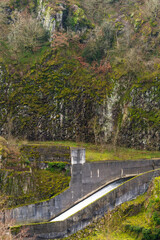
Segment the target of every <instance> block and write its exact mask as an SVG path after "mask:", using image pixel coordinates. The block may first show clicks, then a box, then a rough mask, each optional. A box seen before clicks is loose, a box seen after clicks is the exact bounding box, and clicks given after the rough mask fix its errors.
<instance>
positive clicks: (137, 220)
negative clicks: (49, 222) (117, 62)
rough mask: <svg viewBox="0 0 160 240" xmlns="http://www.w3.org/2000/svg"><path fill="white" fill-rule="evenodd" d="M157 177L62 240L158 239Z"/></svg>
mask: <svg viewBox="0 0 160 240" xmlns="http://www.w3.org/2000/svg"><path fill="white" fill-rule="evenodd" d="M159 203H160V177H157V178H155V179H154V180H153V181H152V183H151V185H150V188H149V190H148V192H147V193H145V194H144V195H142V196H139V197H138V198H137V199H135V200H132V201H130V202H126V203H123V204H122V205H121V206H119V207H117V208H116V209H114V210H113V211H111V212H109V213H108V214H106V215H105V216H104V217H103V218H101V219H98V220H95V221H94V223H92V224H90V225H89V226H88V227H86V228H85V229H83V230H81V231H79V232H77V233H76V234H73V235H72V236H70V237H68V238H64V239H65V240H74V239H80V240H85V239H88V240H98V239H113V240H121V239H123V240H132V239H133V240H135V239H138V240H158V239H159V238H160V209H159Z"/></svg>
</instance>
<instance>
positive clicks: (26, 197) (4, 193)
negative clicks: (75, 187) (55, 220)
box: [0, 170, 70, 208]
mask: <svg viewBox="0 0 160 240" xmlns="http://www.w3.org/2000/svg"><path fill="white" fill-rule="evenodd" d="M0 180H1V184H0V187H1V199H0V202H1V204H0V205H1V206H0V207H1V208H2V207H4V206H5V208H6V207H9V208H10V207H17V206H20V205H26V204H31V203H35V202H39V201H43V200H47V199H49V198H51V197H53V196H55V195H57V194H60V193H61V192H63V191H64V190H65V189H66V188H68V186H69V182H70V176H68V174H66V171H54V172H50V171H47V170H34V171H33V172H32V173H30V172H24V171H23V172H15V171H12V170H10V171H6V170H1V171H0ZM2 201H3V202H2ZM2 203H3V204H2Z"/></svg>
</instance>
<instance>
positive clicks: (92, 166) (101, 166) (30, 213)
mask: <svg viewBox="0 0 160 240" xmlns="http://www.w3.org/2000/svg"><path fill="white" fill-rule="evenodd" d="M156 168H160V159H159V160H140V161H106V162H98V163H85V164H74V165H73V166H72V179H71V182H70V188H69V189H67V190H66V191H65V192H63V193H61V194H60V195H58V196H56V197H54V198H51V199H50V200H48V201H44V202H39V203H35V204H31V205H27V206H22V207H17V208H14V209H11V210H7V211H6V216H9V217H10V218H13V219H14V220H15V221H16V223H17V224H21V223H33V222H35V223H36V222H43V221H44V222H46V221H49V220H50V219H53V218H54V217H55V216H57V215H59V214H60V213H61V212H64V211H65V210H67V209H68V208H69V207H71V206H73V205H74V204H75V203H76V202H78V201H80V200H81V199H82V198H84V196H86V195H87V194H91V192H93V191H95V190H97V189H98V188H99V187H102V186H103V185H106V184H107V183H109V182H111V181H114V180H116V179H119V178H124V177H127V176H132V175H137V174H140V173H143V172H146V171H149V170H154V169H156Z"/></svg>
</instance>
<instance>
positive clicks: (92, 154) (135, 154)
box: [29, 141, 160, 162]
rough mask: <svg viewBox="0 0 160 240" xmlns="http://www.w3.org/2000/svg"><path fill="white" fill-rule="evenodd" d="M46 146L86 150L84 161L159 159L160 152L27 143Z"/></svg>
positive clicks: (96, 146) (69, 144) (52, 142)
mask: <svg viewBox="0 0 160 240" xmlns="http://www.w3.org/2000/svg"><path fill="white" fill-rule="evenodd" d="M32 144H34V145H36V144H37V146H39V145H42V146H43V145H48V146H52V145H53V146H69V147H82V148H85V149H86V161H88V162H92V161H103V160H138V159H151V158H160V152H158V151H147V150H136V149H130V148H122V147H113V146H112V145H95V144H91V143H82V142H80V143H76V142H70V141H48V142H29V145H32Z"/></svg>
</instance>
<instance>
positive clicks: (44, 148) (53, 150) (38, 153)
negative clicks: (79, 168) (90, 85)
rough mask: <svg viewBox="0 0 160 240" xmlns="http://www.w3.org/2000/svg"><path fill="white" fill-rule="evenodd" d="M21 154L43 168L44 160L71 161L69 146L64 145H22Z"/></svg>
mask: <svg viewBox="0 0 160 240" xmlns="http://www.w3.org/2000/svg"><path fill="white" fill-rule="evenodd" d="M21 154H22V156H23V157H24V158H25V157H26V158H27V159H29V161H30V162H31V164H34V165H36V167H38V168H43V166H44V165H45V162H53V161H56V162H67V163H71V151H70V147H65V146H49V145H37V144H33V145H23V146H22V147H21Z"/></svg>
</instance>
